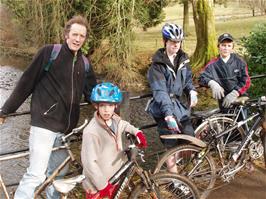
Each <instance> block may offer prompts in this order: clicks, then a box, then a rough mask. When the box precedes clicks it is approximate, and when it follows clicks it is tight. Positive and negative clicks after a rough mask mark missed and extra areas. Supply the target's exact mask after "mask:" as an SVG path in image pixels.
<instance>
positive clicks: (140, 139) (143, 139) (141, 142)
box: [136, 131, 148, 148]
mask: <svg viewBox="0 0 266 199" xmlns="http://www.w3.org/2000/svg"><path fill="white" fill-rule="evenodd" d="M136 137H137V140H138V143H139V144H138V147H139V148H146V147H147V146H148V144H147V140H146V137H145V135H144V133H143V132H142V131H137V133H136Z"/></svg>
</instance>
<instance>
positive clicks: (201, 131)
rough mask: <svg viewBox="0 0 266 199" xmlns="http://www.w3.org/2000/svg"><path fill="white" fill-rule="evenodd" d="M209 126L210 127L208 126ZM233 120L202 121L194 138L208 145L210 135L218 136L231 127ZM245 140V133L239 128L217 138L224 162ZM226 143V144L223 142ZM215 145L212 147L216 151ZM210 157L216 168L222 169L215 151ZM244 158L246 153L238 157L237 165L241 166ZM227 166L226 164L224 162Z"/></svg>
mask: <svg viewBox="0 0 266 199" xmlns="http://www.w3.org/2000/svg"><path fill="white" fill-rule="evenodd" d="M210 124H211V125H210ZM234 124H235V123H234V120H233V119H231V118H228V117H222V116H218V117H213V118H210V119H209V120H206V121H204V122H203V123H202V124H201V125H200V126H199V127H198V128H197V129H196V130H195V137H197V138H199V139H201V140H203V141H204V142H206V143H208V142H209V141H210V139H211V135H213V134H216V135H217V134H219V133H220V132H223V131H224V130H226V129H228V128H229V127H231V126H233V125H234ZM244 138H245V131H244V129H243V128H242V127H239V128H237V129H235V130H233V131H232V132H231V133H228V134H226V135H224V136H222V137H220V138H219V140H218V141H219V142H218V144H219V146H220V148H222V149H223V150H222V151H221V152H222V154H223V157H224V160H225V161H226V160H230V157H231V155H232V154H233V153H234V152H235V151H236V149H237V148H238V146H239V145H240V144H241V142H242V141H243V139H244ZM225 141H226V142H225ZM216 147H217V145H216V144H215V143H214V145H213V146H212V148H213V149H216ZM213 151H214V153H212V157H213V158H214V160H215V162H216V163H218V164H216V168H217V169H220V168H221V167H222V165H221V162H220V161H219V158H216V155H215V154H217V151H215V150H213ZM245 157H246V153H245V152H243V153H241V155H240V157H239V158H238V160H239V161H238V163H239V164H242V160H244V159H245ZM225 164H227V162H225Z"/></svg>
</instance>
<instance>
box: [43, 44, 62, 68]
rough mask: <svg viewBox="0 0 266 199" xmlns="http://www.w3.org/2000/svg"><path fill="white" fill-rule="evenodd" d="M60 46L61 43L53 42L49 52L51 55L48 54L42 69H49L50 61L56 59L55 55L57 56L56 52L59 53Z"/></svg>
mask: <svg viewBox="0 0 266 199" xmlns="http://www.w3.org/2000/svg"><path fill="white" fill-rule="evenodd" d="M61 48H62V45H61V44H54V45H53V50H52V52H51V55H50V58H49V61H48V63H47V64H46V65H45V67H44V70H45V71H46V72H48V71H49V69H50V67H51V65H52V63H53V61H54V60H56V58H57V56H58V54H59V52H60V50H61Z"/></svg>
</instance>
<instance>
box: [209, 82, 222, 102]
mask: <svg viewBox="0 0 266 199" xmlns="http://www.w3.org/2000/svg"><path fill="white" fill-rule="evenodd" d="M208 86H209V87H210V88H211V89H212V97H213V98H214V99H217V100H219V99H222V98H223V97H224V89H223V88H222V87H221V86H220V84H218V83H217V82H216V81H214V80H211V81H209V83H208Z"/></svg>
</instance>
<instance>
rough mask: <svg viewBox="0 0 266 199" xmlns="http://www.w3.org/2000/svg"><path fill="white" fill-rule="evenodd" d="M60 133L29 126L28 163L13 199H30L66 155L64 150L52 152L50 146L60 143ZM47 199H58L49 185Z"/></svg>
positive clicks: (58, 195) (58, 196)
mask: <svg viewBox="0 0 266 199" xmlns="http://www.w3.org/2000/svg"><path fill="white" fill-rule="evenodd" d="M61 136H62V134H61V133H56V132H53V131H50V130H47V129H44V128H39V127H35V126H31V129H30V137H29V148H30V157H29V161H30V165H29V167H28V168H27V172H26V173H25V174H24V176H23V178H22V180H21V181H20V183H19V186H18V188H17V190H16V193H15V196H14V199H31V198H33V197H34V191H35V189H36V187H37V186H39V185H40V184H41V183H42V182H43V181H44V180H45V179H46V177H47V176H49V175H51V174H52V172H53V170H54V169H55V168H56V167H57V166H58V165H59V164H60V163H61V162H62V161H63V160H64V159H65V158H66V157H67V155H68V154H67V151H66V150H58V151H55V152H52V148H53V147H55V146H59V145H61V143H60V139H59V138H60V137H61ZM67 170H68V168H67V167H66V168H64V169H63V171H61V173H60V176H64V174H66V172H67ZM46 195H47V199H57V198H58V199H59V198H60V194H59V193H58V192H57V191H56V190H55V189H54V187H53V186H52V185H51V186H49V187H48V188H47V189H46Z"/></svg>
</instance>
